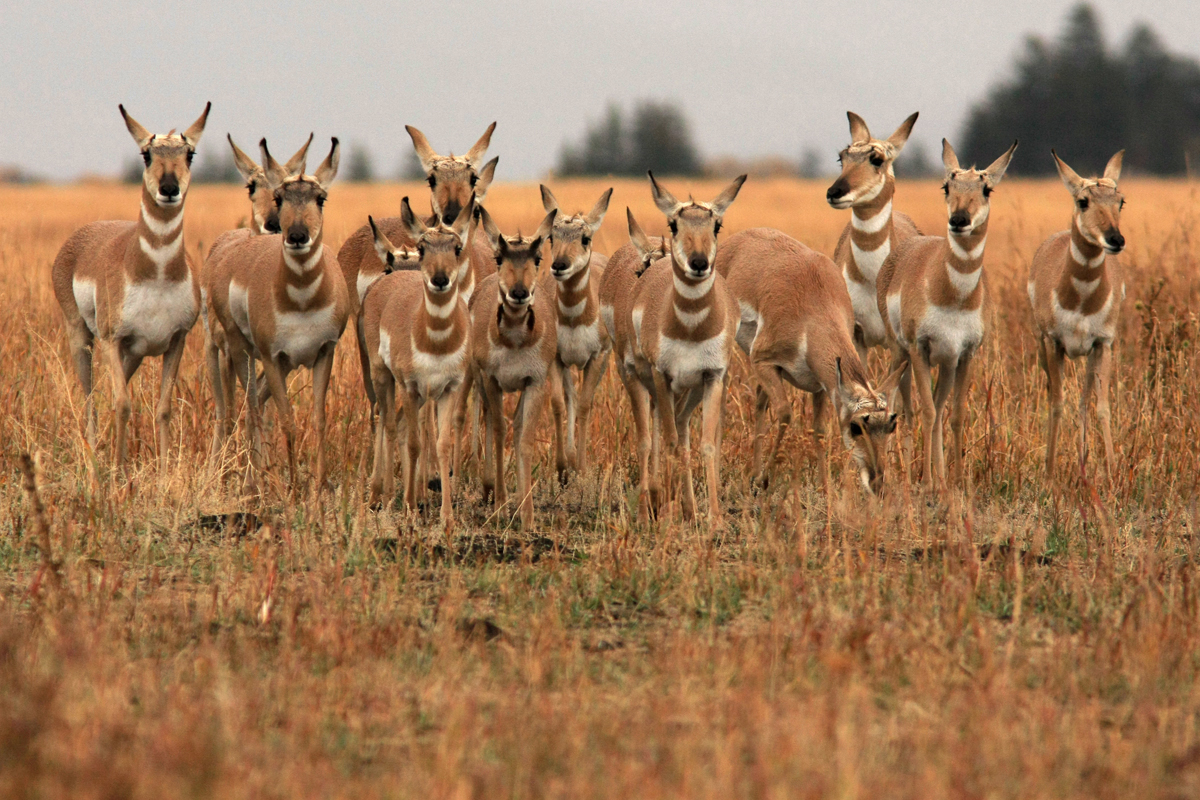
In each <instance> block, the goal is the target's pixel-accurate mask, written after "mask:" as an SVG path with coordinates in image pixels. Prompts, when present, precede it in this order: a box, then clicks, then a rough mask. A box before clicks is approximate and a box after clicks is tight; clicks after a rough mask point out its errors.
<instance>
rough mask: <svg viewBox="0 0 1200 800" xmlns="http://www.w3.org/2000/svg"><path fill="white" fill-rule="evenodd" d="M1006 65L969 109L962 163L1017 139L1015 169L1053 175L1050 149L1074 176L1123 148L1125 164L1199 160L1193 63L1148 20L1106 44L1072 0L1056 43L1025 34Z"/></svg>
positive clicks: (1199, 94) (1199, 105) (1098, 167)
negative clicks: (1167, 45) (1006, 72)
mask: <svg viewBox="0 0 1200 800" xmlns="http://www.w3.org/2000/svg"><path fill="white" fill-rule="evenodd" d="M1015 73H1016V74H1015V75H1014V77H1013V78H1012V79H1011V80H1009V81H1007V82H1005V83H1001V84H999V85H997V86H994V87H993V88H992V89H991V90H990V91H989V92H988V93H987V96H986V97H985V98H984V99H983V100H982V101H981V102H980V103H978V104H977V105H976V106H975V107H974V108H973V109H972V110H971V112H970V115H969V116H968V118H967V121H966V124H965V129H964V131H963V135H962V143H961V149H960V150H959V152H960V153H962V154H963V156H964V158H963V161H964V163H970V162H971V161H975V162H977V163H979V164H985V163H989V162H990V161H991V160H992V159H994V158H995V157H996V156H997V155H998V154H1000V153H1002V152H1004V150H1005V149H1006V148H1007V147H1008V146H1009V145H1010V144H1012V141H1013V139H1018V138H1019V139H1020V140H1021V154H1019V155H1018V157H1017V158H1016V159H1014V160H1013V165H1012V169H1011V170H1010V172H1014V173H1023V174H1027V175H1033V174H1053V173H1054V163H1053V161H1052V159H1051V158H1050V149H1051V148H1054V149H1055V150H1057V151H1058V154H1059V155H1060V156H1062V157H1063V158H1064V159H1066V160H1067V161H1068V162H1069V163H1070V164H1071V165H1072V166H1073V167H1074V168H1075V169H1077V170H1078V171H1079V172H1080V173H1083V174H1096V173H1099V172H1101V171H1103V169H1104V165H1105V163H1106V162H1107V161H1108V159H1109V157H1110V156H1111V155H1112V154H1113V153H1115V152H1116V151H1118V150H1120V149H1122V148H1124V149H1125V167H1126V170H1129V171H1133V170H1136V171H1138V172H1143V173H1153V174H1160V175H1171V174H1179V173H1183V172H1184V171H1185V170H1187V169H1188V168H1189V164H1190V167H1191V169H1192V170H1195V169H1196V168H1197V167H1200V163H1198V162H1200V64H1197V63H1196V61H1195V60H1193V59H1190V58H1186V57H1182V56H1176V55H1172V54H1171V53H1168V52H1167V51H1166V50H1165V49H1164V47H1163V45H1162V43H1161V41H1160V40H1159V38H1158V36H1157V35H1156V34H1155V33H1154V31H1153V30H1151V29H1150V28H1149V27H1148V26H1147V25H1145V24H1142V25H1138V26H1137V27H1135V28H1134V30H1133V32H1132V34H1131V35H1130V37H1129V39H1128V40H1127V41H1126V43H1125V45H1124V47H1123V48H1121V49H1119V50H1110V49H1109V48H1108V47H1107V45H1106V44H1105V41H1104V36H1103V34H1102V31H1101V29H1100V22H1099V20H1098V19H1097V16H1096V12H1095V11H1094V10H1093V9H1092V7H1091V6H1090V5H1087V4H1082V5H1079V6H1076V7H1075V8H1074V9H1073V10H1072V11H1071V12H1070V15H1069V17H1068V19H1067V24H1066V28H1065V29H1064V31H1063V32H1062V34H1061V35H1060V36H1059V38H1058V39H1057V40H1056V41H1046V40H1045V39H1042V38H1041V37H1038V36H1030V37H1029V38H1028V39H1026V41H1025V49H1024V51H1023V52H1022V53H1021V55H1020V56H1019V57H1018V59H1017V63H1016V69H1015ZM955 144H956V145H957V144H959V143H958V142H955Z"/></svg>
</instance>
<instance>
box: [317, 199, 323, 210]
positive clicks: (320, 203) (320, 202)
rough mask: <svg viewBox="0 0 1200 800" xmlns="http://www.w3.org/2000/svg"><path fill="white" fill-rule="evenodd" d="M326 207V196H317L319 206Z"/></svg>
mask: <svg viewBox="0 0 1200 800" xmlns="http://www.w3.org/2000/svg"><path fill="white" fill-rule="evenodd" d="M324 207H325V198H324V197H318V198H317V208H324Z"/></svg>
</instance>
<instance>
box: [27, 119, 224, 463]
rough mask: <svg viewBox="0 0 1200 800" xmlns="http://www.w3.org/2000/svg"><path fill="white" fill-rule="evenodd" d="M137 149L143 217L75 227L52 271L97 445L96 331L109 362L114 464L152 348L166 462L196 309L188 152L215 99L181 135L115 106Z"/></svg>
mask: <svg viewBox="0 0 1200 800" xmlns="http://www.w3.org/2000/svg"><path fill="white" fill-rule="evenodd" d="M118 108H119V109H120V111H121V116H122V117H123V118H124V119H125V127H126V128H128V129H129V133H130V135H132V136H133V140H134V141H135V142H137V145H138V149H139V150H141V154H142V160H143V161H145V164H146V166H145V169H144V170H143V172H142V198H141V215H140V217H139V219H138V221H137V222H124V221H121V222H115V221H114V222H93V223H90V224H88V225H85V226H83V227H82V228H80V229H79V230H77V231H75V232H74V233H73V234H71V236H70V238H68V239H67V241H66V242H65V243H64V244H63V246H62V249H60V250H59V251H58V255H57V256H55V259H54V266H53V268H52V270H51V277H52V280H53V283H54V295H55V297H56V298H57V299H58V304H59V305H60V306H61V307H62V312H63V318H64V321H65V322H66V326H67V334H68V337H69V340H70V345H71V358H72V360H73V361H74V362H75V371H76V373H77V374H78V376H79V382H80V384H82V386H83V393H84V396H85V402H86V412H85V413H86V416H87V438H88V444H89V445H91V447H92V449H93V450H94V449H95V447H96V410H95V405H94V403H93V400H92V366H93V360H94V359H93V352H92V348H93V346H94V344H95V341H96V339H99V340H100V349H101V351H102V352H103V354H104V356H105V360H107V361H108V364H109V369H110V370H111V371H112V384H113V394H114V397H115V403H114V405H115V407H116V416H117V420H116V428H117V444H116V448H117V449H116V453H117V457H116V460H117V463H118V464H120V465H121V466H124V464H125V461H126V456H127V452H126V451H127V447H126V442H125V427H126V425H127V424H128V422H129V417H130V415H131V413H132V404H131V402H130V398H129V385H128V384H129V380H130V378H132V377H133V374H134V372H136V371H137V368H138V366H139V365H140V364H141V363H142V359H144V358H146V357H147V356H162V357H163V370H162V386H161V388H160V390H159V396H158V407H157V409H156V411H155V426H156V432H157V436H158V455H159V461H160V465H161V466H162V467H163V468H165V467H166V465H167V444H168V441H169V439H170V430H171V426H170V421H171V392H172V390H173V388H174V386H175V378H176V376H177V375H178V374H179V361H180V358H181V357H182V356H183V345H184V342H185V341H186V339H187V334H188V331H190V330H191V329H192V325H194V324H195V323H196V316H197V314H198V313H199V310H200V285H199V282H198V281H197V280H196V279H195V277H194V275H193V268H192V265H191V264H190V262H189V260H188V254H187V248H186V247H185V246H184V242H183V207H184V201H185V200H186V199H187V192H188V186H189V185H190V184H191V177H192V174H191V165H192V158H193V157H194V156H195V153H196V145H197V144H198V143H199V141H200V135H201V134H202V133H204V124H205V122H206V121H207V120H208V112H209V109H210V108H212V104H211V103H209V104H207V105H206V106H205V107H204V113H203V114H201V115H200V118H199V119H197V120H196V121H195V122H194V123H192V126H191V127H190V128H188V129H187V130H186V131H184V132H183V133H181V134H178V133H175V132H174V131H172V132H170V133H168V134H165V135H164V134H153V133H150V131H148V130H146V129H145V128H144V127H142V125H141V124H139V123H138V122H137V121H136V120H134V119H133V117H131V116H129V115H128V114H127V113H125V107H124V106H118Z"/></svg>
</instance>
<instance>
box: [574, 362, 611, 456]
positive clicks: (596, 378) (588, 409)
mask: <svg viewBox="0 0 1200 800" xmlns="http://www.w3.org/2000/svg"><path fill="white" fill-rule="evenodd" d="M609 352H610V351H608V350H603V351H601V352H600V353H598V354H597V355H595V356H592V360H591V361H589V362H588V363H587V366H585V367H584V368H583V385H582V386H581V387H580V390H579V432H578V433H577V434H576V437H575V439H576V442H577V446H576V450H575V469H576V470H578V471H579V472H580V473H583V472H586V471H587V468H588V452H587V443H588V424H589V420H591V418H592V402H593V401H594V400H595V397H596V389H597V387H599V386H600V380H601V379H602V378H603V377H604V373H605V371H606V370H607V369H608V354H609Z"/></svg>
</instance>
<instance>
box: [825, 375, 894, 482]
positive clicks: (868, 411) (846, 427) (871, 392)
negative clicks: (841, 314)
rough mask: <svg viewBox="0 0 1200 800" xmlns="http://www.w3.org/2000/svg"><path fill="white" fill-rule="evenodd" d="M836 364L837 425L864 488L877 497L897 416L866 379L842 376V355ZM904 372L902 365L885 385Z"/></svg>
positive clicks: (835, 399) (835, 403) (835, 401)
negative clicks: (851, 378)
mask: <svg viewBox="0 0 1200 800" xmlns="http://www.w3.org/2000/svg"><path fill="white" fill-rule="evenodd" d="M835 366H836V368H837V394H836V396H835V397H834V398H833V400H834V405H835V408H837V413H838V426H839V427H840V428H841V430H842V442H843V443H845V445H846V447H847V448H848V449H849V450H850V456H851V458H853V459H854V462H855V464H856V465H857V466H858V477H859V480H861V481H862V485H863V488H864V489H866V490H867V491H868V492H869V493H870V494H872V495H874V496H876V497H878V496H879V494H880V492H882V491H883V477H884V467H885V465H886V464H887V452H888V446H887V443H888V437H889V436H891V435H892V434H893V433H895V431H896V417H897V416H898V415H897V414H896V412H894V411H888V404H887V399H886V398H885V397H884V395H883V393H882V392H877V391H875V389H874V388H872V387H871V384H870V383H869V382H867V381H866V380H865V379H863V380H851V381H850V383H849V385H847V384H846V383H845V382H844V381H843V378H842V360H841V359H840V358H839V359H837V360H836V362H835ZM903 371H904V370H903V368H901V369H899V370H897V371H896V373H895V375H894V377H889V378H888V380H887V381H886V382H885V385H886V384H889V383H892V382H893V380H895V379H896V378H898V377H899V375H901V374H902V373H903Z"/></svg>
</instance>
